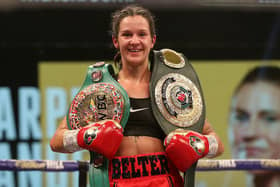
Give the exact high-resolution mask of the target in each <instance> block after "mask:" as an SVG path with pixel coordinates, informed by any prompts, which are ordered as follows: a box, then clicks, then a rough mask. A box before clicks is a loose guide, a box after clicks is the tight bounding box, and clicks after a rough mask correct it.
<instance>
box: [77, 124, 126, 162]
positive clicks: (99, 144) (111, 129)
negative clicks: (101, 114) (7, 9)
mask: <svg viewBox="0 0 280 187" xmlns="http://www.w3.org/2000/svg"><path fill="white" fill-rule="evenodd" d="M122 132H123V128H122V127H121V125H120V124H119V123H117V122H116V121H113V120H105V121H100V122H96V123H91V124H89V125H87V126H86V127H83V128H82V129H80V130H79V132H78V134H77V143H78V145H79V146H80V147H82V148H85V149H88V150H90V151H95V152H98V153H100V154H102V155H104V156H105V157H106V158H108V159H112V158H113V156H114V155H115V153H116V152H117V150H118V148H119V146H120V144H121V141H122V137H123V133H122Z"/></svg>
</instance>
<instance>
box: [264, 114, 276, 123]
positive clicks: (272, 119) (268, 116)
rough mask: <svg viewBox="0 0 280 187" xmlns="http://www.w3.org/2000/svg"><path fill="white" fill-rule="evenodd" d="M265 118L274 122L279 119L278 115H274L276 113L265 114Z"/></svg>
mask: <svg viewBox="0 0 280 187" xmlns="http://www.w3.org/2000/svg"><path fill="white" fill-rule="evenodd" d="M263 120H265V121H266V122H267V123H273V122H276V121H277V120H279V119H278V118H277V116H274V115H265V116H263Z"/></svg>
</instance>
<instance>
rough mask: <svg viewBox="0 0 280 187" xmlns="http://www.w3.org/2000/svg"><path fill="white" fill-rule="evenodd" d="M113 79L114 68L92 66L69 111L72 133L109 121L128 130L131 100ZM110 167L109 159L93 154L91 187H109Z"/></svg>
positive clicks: (98, 65)
mask: <svg viewBox="0 0 280 187" xmlns="http://www.w3.org/2000/svg"><path fill="white" fill-rule="evenodd" d="M111 75H114V69H113V67H112V65H110V64H105V63H104V62H98V63H95V64H93V65H90V66H88V71H87V75H86V79H85V81H84V83H83V85H82V87H81V88H80V90H79V92H78V94H77V95H76V96H75V97H74V99H73V101H72V102H71V104H70V107H69V111H68V115H67V125H68V128H69V129H79V128H81V127H84V126H86V125H88V124H89V123H92V122H98V121H100V120H105V119H111V120H115V121H117V122H118V123H120V124H121V126H122V127H123V129H124V127H125V125H126V122H127V120H128V117H129V107H130V103H129V97H128V95H127V93H126V91H125V90H124V89H123V88H122V87H121V85H120V84H119V83H118V82H117V81H116V80H115V79H114V78H113V77H112V76H111ZM108 167H109V161H108V159H106V158H105V157H104V156H102V155H101V154H99V153H96V152H93V151H90V165H89V176H90V186H92V187H93V186H94V187H95V186H102V187H109V176H108Z"/></svg>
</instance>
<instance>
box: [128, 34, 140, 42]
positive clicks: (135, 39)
mask: <svg viewBox="0 0 280 187" xmlns="http://www.w3.org/2000/svg"><path fill="white" fill-rule="evenodd" d="M138 43H139V38H138V36H137V35H135V34H134V35H133V36H132V37H131V39H130V44H138Z"/></svg>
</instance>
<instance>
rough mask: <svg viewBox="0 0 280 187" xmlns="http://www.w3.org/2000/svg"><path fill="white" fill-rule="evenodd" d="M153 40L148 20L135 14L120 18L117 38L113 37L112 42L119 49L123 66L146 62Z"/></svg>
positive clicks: (154, 38)
mask: <svg viewBox="0 0 280 187" xmlns="http://www.w3.org/2000/svg"><path fill="white" fill-rule="evenodd" d="M155 40H156V37H155V36H151V33H150V27H149V23H148V21H147V20H146V19H145V18H144V17H142V16H139V15H137V16H128V17H125V18H123V19H122V21H121V22H120V26H119V33H118V38H114V37H113V44H114V46H115V47H116V48H118V49H119V50H120V53H121V57H122V64H123V66H125V65H126V64H129V65H132V66H138V65H143V63H147V64H148V58H149V53H150V50H151V49H152V48H153V46H154V43H155Z"/></svg>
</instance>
